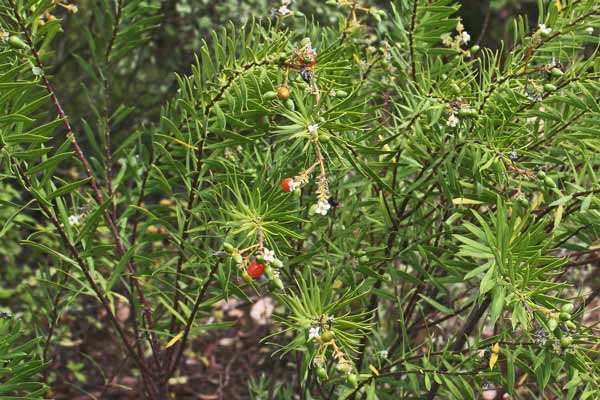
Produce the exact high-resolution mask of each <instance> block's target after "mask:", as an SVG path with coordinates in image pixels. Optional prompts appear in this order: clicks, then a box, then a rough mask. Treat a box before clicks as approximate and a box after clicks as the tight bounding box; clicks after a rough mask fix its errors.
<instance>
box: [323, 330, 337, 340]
mask: <svg viewBox="0 0 600 400" xmlns="http://www.w3.org/2000/svg"><path fill="white" fill-rule="evenodd" d="M334 336H335V334H334V333H333V331H325V332H323V333H322V334H321V341H322V342H323V343H327V342H330V341H331V340H332V339H333V337H334Z"/></svg>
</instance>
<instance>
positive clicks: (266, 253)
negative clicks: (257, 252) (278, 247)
mask: <svg viewBox="0 0 600 400" xmlns="http://www.w3.org/2000/svg"><path fill="white" fill-rule="evenodd" d="M263 258H264V259H265V261H266V262H271V261H273V260H275V252H274V251H273V250H269V249H267V248H266V247H265V248H264V249H263Z"/></svg>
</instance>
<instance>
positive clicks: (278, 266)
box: [270, 258, 283, 268]
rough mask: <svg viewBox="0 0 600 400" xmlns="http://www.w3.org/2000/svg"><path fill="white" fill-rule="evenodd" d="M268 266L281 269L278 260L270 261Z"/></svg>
mask: <svg viewBox="0 0 600 400" xmlns="http://www.w3.org/2000/svg"><path fill="white" fill-rule="evenodd" d="M270 264H271V265H272V266H273V268H281V267H283V263H282V262H281V260H280V259H278V258H276V259H274V260H273V261H271V263H270Z"/></svg>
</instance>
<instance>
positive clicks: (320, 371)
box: [315, 367, 327, 380]
mask: <svg viewBox="0 0 600 400" xmlns="http://www.w3.org/2000/svg"><path fill="white" fill-rule="evenodd" d="M315 374H316V375H317V378H319V379H320V380H323V379H327V370H326V369H325V368H323V367H319V368H317V370H316V371H315Z"/></svg>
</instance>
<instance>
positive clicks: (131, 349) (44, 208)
mask: <svg viewBox="0 0 600 400" xmlns="http://www.w3.org/2000/svg"><path fill="white" fill-rule="evenodd" d="M12 163H13V165H14V166H15V168H16V169H17V172H18V174H19V176H20V177H21V181H22V182H23V184H24V185H23V186H24V187H23V188H24V189H26V190H27V191H28V192H31V191H32V190H33V184H32V183H31V180H30V179H29V176H27V175H26V174H25V172H24V171H23V169H22V168H21V166H20V165H19V164H18V162H17V161H16V160H14V159H13V160H12ZM37 203H38V205H39V206H40V207H41V209H42V211H43V212H44V214H45V215H46V216H47V218H48V219H49V220H50V222H51V223H52V225H54V227H55V228H56V230H57V231H58V233H59V235H60V237H61V239H62V242H63V243H64V244H65V246H67V249H68V250H69V252H70V253H71V255H72V256H73V258H74V259H75V261H76V262H77V265H78V266H79V267H80V268H81V271H82V272H83V274H84V276H85V278H86V280H87V282H88V283H89V285H90V287H91V288H92V290H93V291H94V293H95V294H96V297H98V299H99V300H100V303H101V304H102V306H103V307H104V309H105V311H106V313H107V315H108V317H109V319H110V321H111V323H112V324H113V325H114V327H115V329H116V330H117V334H118V335H119V337H120V338H121V340H122V342H123V344H124V346H125V348H126V350H127V351H128V352H129V354H130V355H131V357H132V359H133V360H134V361H135V363H136V364H137V365H138V367H139V368H140V369H141V370H143V371H144V372H145V373H146V374H148V375H150V376H152V373H151V371H150V370H149V369H148V367H147V365H146V363H145V362H144V360H143V359H142V358H141V357H140V356H139V355H138V354H137V353H136V351H135V350H134V347H133V346H132V345H131V344H130V343H129V340H128V339H127V337H126V335H125V332H124V331H123V329H122V328H121V325H120V324H119V322H118V321H117V318H116V316H115V314H114V313H113V310H112V308H111V306H110V301H109V300H108V297H107V296H106V294H105V293H104V291H103V290H102V288H101V287H100V286H99V285H98V284H97V283H96V280H95V279H94V277H93V276H92V274H91V272H90V269H89V267H88V266H87V264H86V263H85V261H84V260H83V257H82V256H81V254H80V253H79V251H78V250H77V249H76V248H75V245H74V244H73V243H72V242H71V240H70V239H69V237H68V236H67V233H66V232H65V230H64V228H63V227H62V225H61V224H60V222H59V221H58V219H57V218H56V216H55V215H54V213H53V212H52V210H51V209H50V208H49V207H48V206H47V205H46V204H44V203H43V202H39V201H38V202H37Z"/></svg>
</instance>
